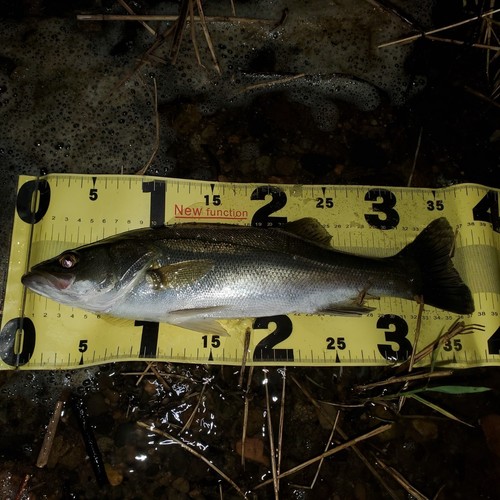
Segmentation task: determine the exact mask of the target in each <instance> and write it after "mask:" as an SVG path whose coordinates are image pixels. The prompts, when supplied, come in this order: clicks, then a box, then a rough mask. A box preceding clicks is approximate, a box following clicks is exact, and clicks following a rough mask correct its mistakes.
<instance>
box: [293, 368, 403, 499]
mask: <svg viewBox="0 0 500 500" xmlns="http://www.w3.org/2000/svg"><path fill="white" fill-rule="evenodd" d="M291 377H292V380H293V381H294V382H295V384H296V385H297V386H298V387H299V389H300V390H301V391H302V392H303V393H304V395H305V396H306V397H307V399H309V401H310V402H311V403H312V404H313V405H314V406H315V407H316V408H317V409H318V410H319V411H320V412H321V413H322V415H323V417H324V418H325V419H326V420H327V421H328V422H329V423H330V425H333V424H334V421H333V420H332V419H331V417H330V415H328V414H327V413H326V412H325V411H324V410H323V408H321V405H320V404H319V403H318V402H317V401H316V399H314V398H313V396H312V395H311V394H310V393H309V391H308V390H307V389H306V388H305V387H302V385H301V384H300V383H299V382H298V381H297V379H296V378H295V377H294V376H293V375H291ZM336 430H337V433H338V434H339V435H340V436H341V437H342V439H348V436H347V434H346V433H345V432H344V431H343V430H342V429H341V428H340V426H338V425H337V427H336ZM351 449H352V451H353V452H354V453H355V454H356V455H357V457H358V458H359V459H360V460H361V461H362V462H363V464H365V466H366V468H367V469H368V470H369V471H370V472H371V473H372V474H373V476H374V477H375V479H377V481H378V482H379V483H380V484H381V485H382V486H383V487H384V488H385V490H386V491H387V493H388V494H389V496H390V497H391V498H392V499H393V500H400V498H399V496H398V495H397V494H396V492H395V491H393V490H392V488H391V487H390V486H389V485H388V484H387V482H386V481H385V480H384V478H383V477H382V476H381V475H380V474H379V473H378V471H377V469H376V468H375V467H374V466H373V465H372V464H371V463H370V461H369V460H368V459H367V458H366V457H365V455H364V454H363V452H362V451H361V450H360V449H359V448H358V447H357V446H353V447H352V448H351Z"/></svg>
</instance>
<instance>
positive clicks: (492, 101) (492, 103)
mask: <svg viewBox="0 0 500 500" xmlns="http://www.w3.org/2000/svg"><path fill="white" fill-rule="evenodd" d="M464 89H465V90H466V91H467V92H469V93H470V94H472V95H474V96H476V97H479V99H482V100H483V101H486V102H487V103H488V104H491V105H492V106H495V108H500V104H499V103H498V102H495V101H494V100H493V99H492V97H488V96H486V95H484V94H481V92H478V91H477V90H475V89H473V88H471V87H468V86H467V85H464ZM498 91H500V80H499V82H498V88H497V90H496V91H495V90H494V93H493V96H495V98H496V92H498Z"/></svg>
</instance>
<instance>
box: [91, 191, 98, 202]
mask: <svg viewBox="0 0 500 500" xmlns="http://www.w3.org/2000/svg"><path fill="white" fill-rule="evenodd" d="M97 198H99V194H98V193H97V188H90V190H89V200H90V201H96V200H97Z"/></svg>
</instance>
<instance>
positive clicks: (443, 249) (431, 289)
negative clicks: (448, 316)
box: [399, 217, 474, 314]
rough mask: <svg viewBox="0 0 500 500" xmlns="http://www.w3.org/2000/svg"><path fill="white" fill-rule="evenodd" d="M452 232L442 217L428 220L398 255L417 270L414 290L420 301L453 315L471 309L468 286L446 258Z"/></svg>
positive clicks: (450, 245) (451, 242) (451, 239)
mask: <svg viewBox="0 0 500 500" xmlns="http://www.w3.org/2000/svg"><path fill="white" fill-rule="evenodd" d="M454 239H455V235H454V233H453V229H452V228H451V226H450V223H449V222H448V220H447V219H445V218H444V217H441V218H439V219H436V220H434V221H432V222H431V223H430V224H429V225H428V226H427V227H426V228H425V229H424V230H423V231H422V232H421V233H420V234H419V235H418V236H417V238H416V239H415V240H414V241H413V242H412V243H410V244H409V245H408V246H406V247H405V248H404V249H403V250H401V252H400V253H399V256H400V257H402V258H404V259H405V260H408V259H411V260H412V261H413V263H414V265H415V264H416V266H417V268H418V269H419V271H420V283H419V284H417V286H416V289H415V290H414V292H415V295H422V296H423V299H424V303H425V304H428V305H431V306H435V307H439V308H440V309H444V310H446V311H450V312H454V313H457V314H470V313H472V312H473V311H474V300H473V298H472V294H471V292H470V290H469V287H468V286H467V285H466V284H465V283H464V282H463V281H462V278H461V277H460V275H459V274H458V272H457V270H456V269H455V267H454V266H453V262H452V260H451V257H450V253H451V250H452V248H453V244H454Z"/></svg>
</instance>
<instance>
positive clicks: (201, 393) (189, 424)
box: [179, 384, 207, 434]
mask: <svg viewBox="0 0 500 500" xmlns="http://www.w3.org/2000/svg"><path fill="white" fill-rule="evenodd" d="M206 388H207V385H206V384H204V385H203V388H202V390H201V392H200V395H199V396H198V401H197V402H196V405H195V407H194V409H193V411H192V412H191V415H189V418H188V419H187V422H186V423H185V424H184V426H183V427H182V429H181V430H180V431H179V434H183V433H184V432H185V431H186V430H187V429H189V428H190V427H191V424H192V423H193V420H194V418H195V416H196V413H197V412H198V408H199V407H200V404H201V400H202V399H203V395H204V393H205V389H206Z"/></svg>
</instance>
